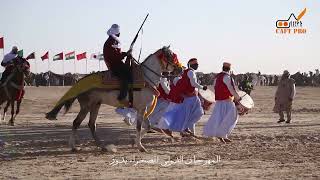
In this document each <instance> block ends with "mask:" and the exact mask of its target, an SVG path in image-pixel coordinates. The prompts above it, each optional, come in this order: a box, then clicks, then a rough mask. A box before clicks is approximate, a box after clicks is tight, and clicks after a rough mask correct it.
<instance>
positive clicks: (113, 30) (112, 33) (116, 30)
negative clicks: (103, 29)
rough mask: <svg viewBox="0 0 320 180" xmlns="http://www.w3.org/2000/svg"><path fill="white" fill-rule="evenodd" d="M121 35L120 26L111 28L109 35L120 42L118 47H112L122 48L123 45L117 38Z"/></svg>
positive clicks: (115, 25) (113, 25) (114, 25)
mask: <svg viewBox="0 0 320 180" xmlns="http://www.w3.org/2000/svg"><path fill="white" fill-rule="evenodd" d="M119 33H120V26H119V25H118V24H112V26H111V28H110V29H109V30H108V31H107V34H108V35H109V36H111V37H112V38H113V39H115V40H116V41H117V42H118V43H117V44H116V45H112V47H114V48H120V45H121V43H120V40H119V38H118V37H117V36H116V35H117V34H119Z"/></svg>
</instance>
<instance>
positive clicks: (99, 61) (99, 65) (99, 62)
mask: <svg viewBox="0 0 320 180" xmlns="http://www.w3.org/2000/svg"><path fill="white" fill-rule="evenodd" d="M98 62H99V72H100V59H98Z"/></svg>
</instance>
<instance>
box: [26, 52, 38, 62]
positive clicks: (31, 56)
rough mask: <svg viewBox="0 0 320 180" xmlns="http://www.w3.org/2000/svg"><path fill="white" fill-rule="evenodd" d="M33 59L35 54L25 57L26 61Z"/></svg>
mask: <svg viewBox="0 0 320 180" xmlns="http://www.w3.org/2000/svg"><path fill="white" fill-rule="evenodd" d="M35 58H36V55H35V52H33V53H31V54H29V55H28V56H27V57H26V60H29V59H35Z"/></svg>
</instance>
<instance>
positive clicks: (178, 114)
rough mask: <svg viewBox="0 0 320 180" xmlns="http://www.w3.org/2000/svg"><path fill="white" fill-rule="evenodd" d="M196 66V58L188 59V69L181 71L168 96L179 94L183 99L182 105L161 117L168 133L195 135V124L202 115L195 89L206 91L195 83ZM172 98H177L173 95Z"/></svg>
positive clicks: (205, 87)
mask: <svg viewBox="0 0 320 180" xmlns="http://www.w3.org/2000/svg"><path fill="white" fill-rule="evenodd" d="M198 66H199V64H198V60H197V59H196V58H192V59H190V60H189V61H188V69H186V70H184V71H183V74H182V76H181V79H180V80H179V81H178V82H177V84H176V87H175V89H174V90H172V91H170V94H172V93H174V94H179V95H180V94H181V95H182V96H183V98H184V99H183V101H181V102H182V103H180V104H178V105H176V106H175V107H174V108H172V109H170V110H169V111H167V112H166V113H165V114H164V115H163V117H162V118H163V119H164V122H167V123H168V129H169V130H170V131H175V132H187V133H189V134H192V135H194V134H195V123H196V122H197V121H199V120H200V118H201V116H202V115H203V109H202V107H201V102H200V99H199V97H198V95H197V91H196V88H199V89H203V90H207V86H202V85H200V84H199V83H198V82H197V77H196V74H195V70H197V69H198ZM170 94H169V95H170ZM171 97H172V96H171ZM174 97H179V96H176V95H175V96H174Z"/></svg>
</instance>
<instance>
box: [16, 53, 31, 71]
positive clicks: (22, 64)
mask: <svg viewBox="0 0 320 180" xmlns="http://www.w3.org/2000/svg"><path fill="white" fill-rule="evenodd" d="M13 64H14V66H15V68H16V69H17V71H18V72H20V73H23V74H24V75H25V76H29V74H30V63H29V62H28V61H27V60H26V59H25V58H23V57H19V56H18V57H16V58H15V59H14V60H13Z"/></svg>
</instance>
